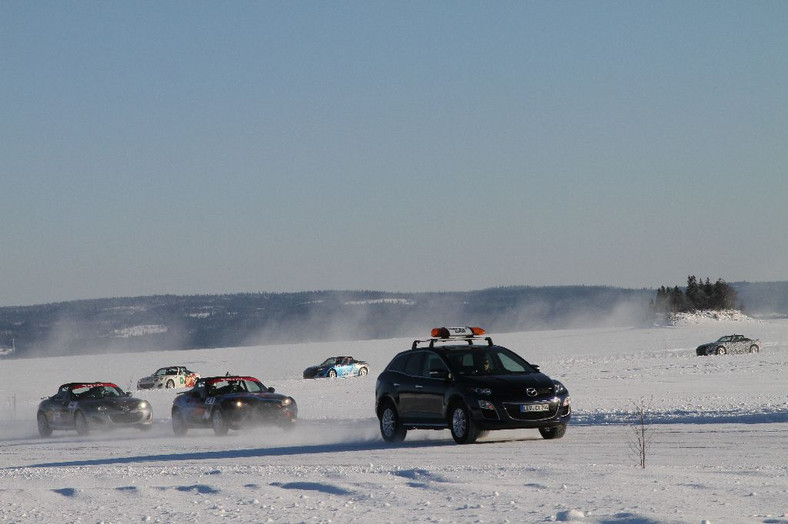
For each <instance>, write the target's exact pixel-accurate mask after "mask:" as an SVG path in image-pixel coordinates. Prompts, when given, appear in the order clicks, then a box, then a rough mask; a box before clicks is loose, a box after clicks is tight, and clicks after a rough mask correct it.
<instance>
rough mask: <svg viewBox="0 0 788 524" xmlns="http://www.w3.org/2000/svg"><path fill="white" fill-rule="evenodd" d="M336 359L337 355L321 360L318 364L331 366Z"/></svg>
mask: <svg viewBox="0 0 788 524" xmlns="http://www.w3.org/2000/svg"><path fill="white" fill-rule="evenodd" d="M336 361H337V357H331V358H327V359H325V360H324V361H323V363H322V364H320V365H321V366H333V365H334V363H335V362H336Z"/></svg>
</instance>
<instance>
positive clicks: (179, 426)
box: [172, 409, 189, 437]
mask: <svg viewBox="0 0 788 524" xmlns="http://www.w3.org/2000/svg"><path fill="white" fill-rule="evenodd" d="M187 431H189V426H187V425H186V419H185V418H183V413H181V410H180V409H173V410H172V432H173V433H175V436H176V437H182V436H184V435H185V434H186V432H187Z"/></svg>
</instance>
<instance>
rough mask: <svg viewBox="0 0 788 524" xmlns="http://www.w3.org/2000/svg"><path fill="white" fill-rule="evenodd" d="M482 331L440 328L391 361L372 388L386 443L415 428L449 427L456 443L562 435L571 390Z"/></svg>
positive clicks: (464, 328)
mask: <svg viewBox="0 0 788 524" xmlns="http://www.w3.org/2000/svg"><path fill="white" fill-rule="evenodd" d="M485 334H486V332H485V331H484V330H483V329H481V328H470V327H467V328H466V327H459V328H436V329H433V330H432V337H433V338H431V339H428V340H416V341H414V342H413V345H412V347H411V349H409V350H406V351H403V352H401V353H399V354H398V355H396V356H395V357H394V358H393V359H392V361H391V362H390V363H389V364H388V366H386V369H385V370H384V371H383V372H382V373H381V374H380V376H378V379H377V383H376V385H375V410H376V414H377V416H378V419H379V421H380V433H381V435H382V437H383V440H385V441H387V442H398V441H401V440H403V439H404V438H405V435H406V434H407V432H408V430H411V429H447V428H448V429H450V430H451V435H452V437H453V438H454V440H455V442H457V443H459V444H470V443H472V442H475V441H476V439H478V438H479V437H481V436H484V435H485V434H486V433H487V432H488V431H490V430H499V429H522V428H534V429H538V430H539V432H540V433H541V435H542V437H543V438H545V439H555V438H561V437H563V436H564V433H565V432H566V426H567V424H568V422H569V420H570V418H571V414H572V409H571V398H570V396H569V392H568V391H567V389H566V387H564V385H563V384H561V382H559V381H557V380H553V379H551V378H550V377H548V376H547V375H545V374H544V373H542V372H541V371H540V370H539V366H536V365H534V364H530V363H528V362H527V361H526V360H525V359H523V358H522V357H520V356H519V355H518V354H516V353H515V352H513V351H511V350H509V349H507V348H505V347H503V346H499V345H495V344H493V341H492V339H491V338H490V337H482V335H485Z"/></svg>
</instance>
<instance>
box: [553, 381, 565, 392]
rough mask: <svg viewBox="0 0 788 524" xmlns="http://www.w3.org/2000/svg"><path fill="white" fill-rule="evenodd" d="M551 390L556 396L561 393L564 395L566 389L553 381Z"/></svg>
mask: <svg viewBox="0 0 788 524" xmlns="http://www.w3.org/2000/svg"><path fill="white" fill-rule="evenodd" d="M553 389H554V391H555V394H556V395H560V394H561V393H566V388H565V387H564V385H563V384H561V383H560V382H558V381H557V380H554V381H553Z"/></svg>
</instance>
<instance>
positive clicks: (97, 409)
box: [96, 406, 109, 413]
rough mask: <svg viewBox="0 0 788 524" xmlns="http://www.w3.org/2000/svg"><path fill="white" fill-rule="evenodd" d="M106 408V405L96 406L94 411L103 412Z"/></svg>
mask: <svg viewBox="0 0 788 524" xmlns="http://www.w3.org/2000/svg"><path fill="white" fill-rule="evenodd" d="M108 409H109V408H108V407H107V406H99V407H97V408H96V411H98V412H99V413H103V412H104V411H107V410H108Z"/></svg>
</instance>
